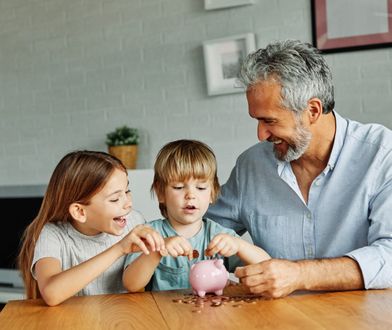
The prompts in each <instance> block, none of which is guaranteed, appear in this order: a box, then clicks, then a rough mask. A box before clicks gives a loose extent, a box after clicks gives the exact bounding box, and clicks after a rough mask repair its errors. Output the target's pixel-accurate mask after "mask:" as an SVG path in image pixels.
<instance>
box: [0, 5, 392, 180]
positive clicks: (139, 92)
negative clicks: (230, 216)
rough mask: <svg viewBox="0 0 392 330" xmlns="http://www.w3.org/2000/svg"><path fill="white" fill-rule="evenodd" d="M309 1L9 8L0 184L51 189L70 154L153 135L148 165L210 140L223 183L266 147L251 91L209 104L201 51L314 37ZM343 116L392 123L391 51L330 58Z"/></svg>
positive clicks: (2, 8) (3, 21)
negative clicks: (116, 132)
mask: <svg viewBox="0 0 392 330" xmlns="http://www.w3.org/2000/svg"><path fill="white" fill-rule="evenodd" d="M310 15H311V12H310V1H309V0H255V4H254V5H252V6H244V7H237V8H231V9H222V10H216V11H205V10H204V7H203V1H202V0H0V114H1V116H0V185H13V184H37V183H44V182H47V180H48V179H49V176H50V174H51V172H52V170H53V168H54V166H55V164H56V163H57V162H58V160H59V159H60V157H62V156H63V155H64V154H65V153H66V152H68V151H70V150H73V149H80V148H82V149H97V150H106V146H105V144H104V140H105V135H106V133H107V132H108V131H110V130H112V129H113V128H115V127H117V126H119V125H123V124H128V125H130V126H132V127H137V128H139V129H140V130H141V132H142V142H141V145H140V157H139V162H138V167H139V168H149V167H151V166H152V164H153V161H154V157H155V154H156V153H157V151H158V150H159V148H160V147H161V146H162V144H164V143H166V142H168V141H170V140H173V139H177V138H196V139H201V140H203V141H205V142H206V143H208V144H209V145H211V146H212V148H213V149H214V150H215V152H216V154H217V157H218V163H219V169H220V177H221V179H222V181H224V180H225V179H226V178H227V176H228V175H229V172H230V170H231V168H232V166H233V164H234V161H235V158H236V157H237V156H238V154H239V153H240V152H241V151H242V150H244V149H245V148H247V147H248V146H250V145H252V144H253V143H255V142H256V141H257V140H256V122H254V121H252V120H251V119H250V118H249V117H248V114H247V108H246V102H245V97H244V95H243V94H231V95H225V96H217V97H208V96H207V93H206V83H205V74H204V63H203V57H202V48H201V44H202V42H203V41H204V40H209V39H215V38H221V37H227V36H230V35H235V34H239V33H245V32H253V33H255V34H256V39H257V40H256V43H257V46H258V47H263V46H265V45H266V44H267V43H269V42H270V41H273V40H276V39H286V38H296V39H302V40H304V41H311V16H310ZM327 60H328V62H329V63H330V64H331V66H332V69H333V72H334V79H335V84H336V101H337V102H336V103H337V111H338V112H340V113H341V114H342V115H344V116H349V117H352V118H354V119H357V120H360V121H363V122H373V121H374V122H379V123H382V124H384V125H386V126H389V127H392V116H391V114H390V111H391V110H392V109H391V105H392V97H391V96H392V95H391V94H392V87H391V86H392V84H391V83H392V74H391V73H392V48H383V49H379V50H368V51H357V52H350V53H344V54H343V53H341V54H333V55H327Z"/></svg>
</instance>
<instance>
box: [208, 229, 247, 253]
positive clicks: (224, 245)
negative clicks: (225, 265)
mask: <svg viewBox="0 0 392 330" xmlns="http://www.w3.org/2000/svg"><path fill="white" fill-rule="evenodd" d="M239 248H240V241H239V240H238V239H237V238H236V237H234V236H231V235H229V234H218V235H216V236H215V237H214V238H213V239H212V240H211V242H210V244H208V246H207V249H206V251H205V255H206V256H213V255H214V254H216V253H219V254H220V255H222V256H224V257H230V256H232V255H234V254H237V253H238V250H239Z"/></svg>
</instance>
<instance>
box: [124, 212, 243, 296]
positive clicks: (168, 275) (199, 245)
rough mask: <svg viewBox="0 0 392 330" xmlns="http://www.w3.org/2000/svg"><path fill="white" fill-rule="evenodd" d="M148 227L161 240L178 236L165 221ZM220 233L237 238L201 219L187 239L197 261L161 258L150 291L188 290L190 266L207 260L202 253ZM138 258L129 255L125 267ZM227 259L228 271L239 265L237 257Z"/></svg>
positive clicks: (153, 222) (209, 221) (220, 227)
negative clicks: (196, 254)
mask: <svg viewBox="0 0 392 330" xmlns="http://www.w3.org/2000/svg"><path fill="white" fill-rule="evenodd" d="M148 225H150V226H151V227H152V228H154V229H155V230H156V231H157V232H159V233H160V234H161V235H162V237H163V238H166V237H172V236H178V234H177V232H176V231H175V230H174V228H173V227H172V226H171V225H170V223H169V221H168V220H166V219H159V220H154V221H151V222H149V223H148ZM220 233H225V234H229V235H232V236H235V237H238V235H237V234H236V233H235V231H234V230H232V229H229V228H224V227H222V226H221V225H219V224H217V223H216V222H214V221H211V220H209V219H203V225H202V228H201V229H200V231H199V232H198V233H197V234H196V235H195V236H193V237H191V238H189V239H188V240H189V243H190V244H191V245H192V247H193V249H195V250H197V251H198V252H199V257H198V258H197V259H196V258H195V259H192V261H189V260H188V258H187V257H184V256H181V257H177V258H173V257H171V256H167V257H162V258H161V261H160V263H159V265H158V267H157V268H156V269H155V272H154V275H153V277H152V290H153V291H161V290H176V289H188V288H190V284H189V273H190V268H191V266H192V265H193V264H194V263H195V262H197V261H201V260H206V259H207V257H206V256H205V255H204V251H205V250H206V249H207V246H208V244H209V243H210V241H211V240H212V239H213V238H214V237H215V236H216V235H217V234H220ZM139 256H140V253H132V254H129V255H128V256H127V258H126V260H125V267H126V266H128V265H129V264H130V263H131V262H133V261H134V260H135V259H136V258H138V257H139ZM228 259H229V260H228V261H229V266H228V267H229V269H232V268H234V267H235V266H237V265H238V264H239V258H238V257H237V256H233V257H230V258H228ZM226 266H227V265H226Z"/></svg>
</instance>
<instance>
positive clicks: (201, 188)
mask: <svg viewBox="0 0 392 330" xmlns="http://www.w3.org/2000/svg"><path fill="white" fill-rule="evenodd" d="M197 189H199V190H206V189H207V187H197Z"/></svg>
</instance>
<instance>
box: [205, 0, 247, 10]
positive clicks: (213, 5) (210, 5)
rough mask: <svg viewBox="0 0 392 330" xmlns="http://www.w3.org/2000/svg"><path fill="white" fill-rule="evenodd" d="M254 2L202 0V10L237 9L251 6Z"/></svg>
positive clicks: (243, 0)
mask: <svg viewBox="0 0 392 330" xmlns="http://www.w3.org/2000/svg"><path fill="white" fill-rule="evenodd" d="M252 3H254V0H204V9H205V10H210V9H219V8H228V7H237V6H243V5H251V4H252Z"/></svg>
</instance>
